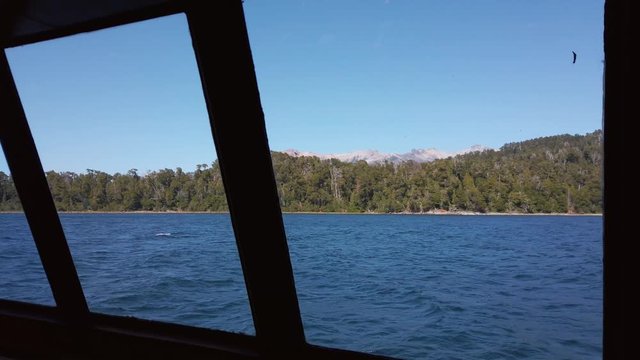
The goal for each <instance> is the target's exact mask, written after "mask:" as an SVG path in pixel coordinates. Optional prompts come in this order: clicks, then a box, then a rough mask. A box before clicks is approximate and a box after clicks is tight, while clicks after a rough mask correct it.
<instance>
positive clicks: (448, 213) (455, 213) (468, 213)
mask: <svg viewBox="0 0 640 360" xmlns="http://www.w3.org/2000/svg"><path fill="white" fill-rule="evenodd" d="M22 213H23V211H0V214H22ZM58 214H96V215H108V214H114V215H117V214H140V215H162V214H229V212H228V211H177V210H167V211H148V210H140V211H138V210H136V211H58ZM282 214H286V215H295V214H302V215H410V216H420V215H422V216H602V213H590V214H577V213H518V212H504V213H500V212H488V213H481V212H472V211H445V210H442V211H426V212H415V213H414V212H398V213H381V212H372V211H370V212H346V211H345V212H324V211H283V212H282Z"/></svg>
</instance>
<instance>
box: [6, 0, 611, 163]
mask: <svg viewBox="0 0 640 360" xmlns="http://www.w3.org/2000/svg"><path fill="white" fill-rule="evenodd" d="M244 7H245V12H246V17H247V24H248V28H249V35H250V40H251V45H252V51H253V56H254V61H255V65H256V73H257V76H258V82H259V86H260V91H261V96H262V103H263V106H264V111H265V115H266V123H267V130H268V134H269V142H270V145H271V148H272V149H273V150H285V149H288V148H296V149H299V150H306V151H314V152H322V153H331V152H347V151H352V150H359V149H377V150H380V151H384V152H406V151H409V150H411V149H412V148H429V147H435V148H438V149H441V150H449V151H453V150H459V149H463V148H466V147H469V146H471V145H474V144H482V145H486V146H490V147H499V146H501V145H503V144H504V143H506V142H511V141H518V140H525V139H530V138H534V137H539V136H547V135H555V134H562V133H571V134H576V133H578V134H583V133H586V132H591V131H593V130H595V129H598V128H600V127H601V114H602V70H603V63H602V61H603V58H604V55H603V51H602V30H603V25H602V23H603V1H602V0H599V1H594V0H536V1H525V0H519V1H515V0H502V1H498V0H484V1H481V0H466V1H463V0H456V1H452V0H439V1H427V0H415V1H409V0H405V1H401V0H397V1H394V0H387V1H385V0H362V1H344V0H334V1H321V0H308V1H305V0H288V1H285V0H274V1H265V0H246V1H245V3H244ZM571 51H575V52H576V53H577V54H578V58H577V62H576V63H575V64H572V54H571ZM7 54H8V56H9V60H10V64H11V67H12V70H13V73H14V77H15V79H16V82H17V84H18V88H19V91H20V94H21V97H22V100H23V104H24V107H25V109H26V112H27V116H28V118H29V121H30V125H31V127H32V131H33V133H34V137H35V139H36V143H37V146H38V150H39V151H40V155H41V158H42V161H43V164H44V167H45V169H47V170H50V169H53V170H70V171H76V172H83V171H85V169H87V168H90V169H97V170H103V171H107V172H111V173H113V172H116V171H118V172H126V171H127V170H128V169H131V168H137V169H139V170H140V172H142V173H144V172H145V171H147V170H156V169H160V168H175V167H178V166H180V167H182V168H184V169H185V170H192V169H193V168H195V165H196V164H200V163H210V162H211V161H213V159H215V152H214V148H213V143H212V140H211V136H210V129H209V125H208V119H207V115H206V111H205V106H204V100H203V96H202V90H201V87H200V83H199V78H198V74H197V70H196V64H195V59H194V56H193V51H192V48H191V44H190V39H189V34H188V29H187V26H186V20H185V18H184V16H183V15H176V16H171V17H166V18H162V19H156V20H152V21H147V22H143V23H137V24H131V25H127V26H122V27H119V28H115V29H110V30H104V31H98V32H93V33H89V34H82V35H78V36H73V37H69V38H64V39H58V40H54V41H49V42H44V43H39V44H34V45H29V46H24V47H18V48H13V49H9V50H8V52H7ZM2 160H4V159H2ZM0 170H3V171H6V164H4V161H2V164H0Z"/></svg>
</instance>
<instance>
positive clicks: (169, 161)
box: [8, 14, 254, 333]
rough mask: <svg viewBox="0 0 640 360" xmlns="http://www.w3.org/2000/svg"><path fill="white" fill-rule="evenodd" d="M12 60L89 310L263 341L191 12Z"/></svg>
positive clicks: (19, 52)
mask: <svg viewBox="0 0 640 360" xmlns="http://www.w3.org/2000/svg"><path fill="white" fill-rule="evenodd" d="M8 57H9V60H10V65H11V68H12V70H13V72H14V76H15V79H16V83H17V85H18V89H19V92H20V96H21V98H22V101H23V103H24V107H25V111H26V113H27V117H28V119H29V123H30V126H31V129H32V132H33V135H34V139H35V141H36V144H37V146H38V150H39V153H40V156H41V158H42V162H43V166H44V168H45V170H46V171H47V179H48V181H49V186H50V188H51V191H52V194H53V197H54V200H55V203H56V206H57V209H58V211H59V212H60V218H61V221H62V224H63V227H64V231H65V234H66V236H67V239H68V241H69V246H70V249H71V252H72V255H73V258H74V261H75V263H76V266H77V269H78V274H79V276H80V280H81V283H82V285H83V288H84V291H85V294H86V296H87V301H88V303H89V307H90V309H91V310H92V311H95V312H103V313H108V314H116V315H126V316H135V317H141V318H146V319H152V320H161V321H168V322H176V323H181V324H187V325H194V326H201V327H209V328H217V329H223V330H230V331H235V332H244V333H253V332H254V330H253V324H252V320H251V313H250V310H249V305H248V300H247V296H246V290H245V286H244V282H243V277H242V271H241V267H240V263H239V258H238V255H237V250H236V245H235V241H234V237H233V231H232V228H231V223H230V219H229V215H228V213H227V212H226V211H227V206H226V197H225V193H224V187H223V184H222V179H221V176H220V171H219V167H218V164H217V160H216V155H215V150H214V145H213V141H212V136H211V129H210V126H209V119H208V115H207V111H206V107H205V103H204V97H203V95H202V87H201V84H200V79H199V75H198V69H197V65H196V62H195V57H194V55H193V49H192V47H191V40H190V36H189V32H188V28H187V24H186V18H185V16H184V15H183V14H181V15H175V16H170V17H164V18H159V19H155V20H151V21H146V22H140V23H135V24H130V25H126V26H121V27H117V28H111V29H107V30H103V31H97V32H92V33H88V34H81V35H77V36H73V37H67V38H62V39H58V40H55V41H49V42H43V43H38V44H34V45H29V46H24V47H20V48H13V49H10V51H9V52H8Z"/></svg>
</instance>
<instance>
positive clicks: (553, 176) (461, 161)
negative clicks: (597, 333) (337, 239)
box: [0, 130, 602, 213]
mask: <svg viewBox="0 0 640 360" xmlns="http://www.w3.org/2000/svg"><path fill="white" fill-rule="evenodd" d="M272 160H273V167H274V171H275V178H276V182H277V186H278V193H279V196H280V205H281V207H282V209H283V211H291V212H303V211H304V212H379V213H398V212H407V213H423V212H430V211H436V212H437V211H471V212H481V213H485V212H518V213H600V212H601V211H602V192H601V168H602V131H600V130H599V131H595V132H593V133H590V134H586V135H558V136H550V137H543V138H537V139H533V140H528V141H523V142H516V143H509V144H505V145H504V146H502V147H501V148H500V149H499V150H485V151H482V152H474V153H468V154H464V155H458V156H455V157H450V158H447V159H441V160H436V161H433V162H429V163H416V162H412V161H409V162H403V163H396V164H394V163H390V162H387V163H383V164H367V163H366V162H364V161H360V162H356V163H347V162H342V161H339V160H336V159H331V160H321V159H319V158H317V157H293V156H289V155H287V154H285V153H280V152H273V153H272ZM247 166H250V165H249V164H247ZM46 176H47V180H48V182H49V187H50V189H51V194H52V196H53V199H54V201H55V204H56V206H57V208H58V210H59V211H227V203H226V197H225V192H224V186H223V183H222V177H221V175H220V167H219V165H218V163H217V161H214V162H213V164H211V165H206V164H201V165H197V168H196V170H195V171H192V172H184V171H183V170H182V169H181V168H177V169H175V170H173V169H162V170H157V171H151V172H148V173H146V174H143V175H141V174H139V173H138V170H136V169H132V170H129V171H128V172H127V173H125V174H121V173H116V174H108V173H105V172H102V171H98V170H91V169H88V170H87V171H86V173H81V174H78V173H73V172H56V171H49V172H47V173H46ZM0 210H2V211H12V210H20V201H19V199H18V197H17V194H16V191H15V188H14V186H13V182H12V179H11V177H10V176H9V175H7V174H5V173H3V172H1V171H0Z"/></svg>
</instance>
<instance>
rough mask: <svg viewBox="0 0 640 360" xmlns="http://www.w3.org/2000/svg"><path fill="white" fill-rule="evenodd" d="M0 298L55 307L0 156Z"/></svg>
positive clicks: (25, 221)
mask: <svg viewBox="0 0 640 360" xmlns="http://www.w3.org/2000/svg"><path fill="white" fill-rule="evenodd" d="M0 274H2V276H1V277H0V298H2V299H8V300H19V301H26V302H31V303H36V304H43V305H55V302H54V300H53V296H52V294H51V288H50V287H49V283H48V282H47V277H46V275H45V273H44V270H43V268H42V263H41V262H40V257H39V256H38V250H37V249H36V245H35V243H34V241H33V237H32V236H31V231H30V230H29V225H28V223H27V218H26V217H25V215H24V212H23V211H22V206H21V205H20V199H19V198H18V193H17V192H16V188H15V186H14V184H13V179H12V178H11V172H10V171H9V167H8V166H7V163H6V161H5V158H4V153H3V154H2V156H0Z"/></svg>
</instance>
